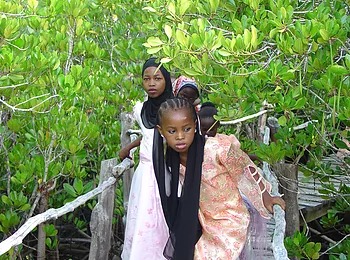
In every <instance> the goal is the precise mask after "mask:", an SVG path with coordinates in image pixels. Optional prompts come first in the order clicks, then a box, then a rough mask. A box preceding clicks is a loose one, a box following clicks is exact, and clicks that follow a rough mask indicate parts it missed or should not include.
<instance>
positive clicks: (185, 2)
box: [179, 0, 191, 15]
mask: <svg viewBox="0 0 350 260" xmlns="http://www.w3.org/2000/svg"><path fill="white" fill-rule="evenodd" d="M179 5H180V15H184V14H185V13H186V11H187V9H188V8H189V7H190V5H191V1H190V0H180V2H179Z"/></svg>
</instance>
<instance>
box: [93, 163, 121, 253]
mask: <svg viewBox="0 0 350 260" xmlns="http://www.w3.org/2000/svg"><path fill="white" fill-rule="evenodd" d="M116 165H117V160H116V159H115V158H114V159H109V160H105V161H102V163H101V172H100V184H101V183H102V182H103V181H105V180H107V179H108V178H109V177H113V174H112V170H113V167H114V166H116ZM115 187H116V184H115V183H114V184H113V185H111V186H110V187H109V188H108V189H106V190H104V191H103V192H102V193H101V194H100V195H99V196H98V203H97V204H96V206H95V208H94V209H93V211H92V213H91V220H90V229H91V245H90V254H89V259H90V260H97V259H106V260H107V259H108V255H109V251H110V248H111V238H112V219H113V210H114V197H115Z"/></svg>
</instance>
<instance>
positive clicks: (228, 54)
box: [218, 49, 232, 57]
mask: <svg viewBox="0 0 350 260" xmlns="http://www.w3.org/2000/svg"><path fill="white" fill-rule="evenodd" d="M218 53H219V54H220V55H221V56H223V57H228V56H231V55H232V53H230V52H228V51H226V50H224V49H220V50H218Z"/></svg>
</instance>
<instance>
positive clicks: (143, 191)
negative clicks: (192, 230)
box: [119, 58, 172, 260]
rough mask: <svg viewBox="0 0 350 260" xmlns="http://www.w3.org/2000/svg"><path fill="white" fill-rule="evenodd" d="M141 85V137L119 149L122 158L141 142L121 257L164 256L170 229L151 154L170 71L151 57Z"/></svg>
mask: <svg viewBox="0 0 350 260" xmlns="http://www.w3.org/2000/svg"><path fill="white" fill-rule="evenodd" d="M142 85H143V89H144V90H145V91H146V93H147V95H148V99H147V100H146V101H145V102H143V103H137V104H136V105H135V107H134V116H135V118H136V121H137V123H138V124H139V126H140V128H141V131H142V140H141V139H138V140H136V141H135V142H133V143H131V144H130V145H128V146H126V147H125V148H123V149H122V150H121V151H120V152H119V157H120V159H121V160H123V159H124V158H125V157H127V156H128V155H129V152H130V150H131V149H132V148H133V147H136V146H138V145H140V162H139V165H138V167H137V169H136V171H135V173H134V176H133V179H132V183H131V189H130V199H129V204H128V211H127V218H126V229H125V238H124V246H123V252H122V259H131V260H132V259H136V260H139V259H164V257H163V249H164V245H165V242H166V240H167V238H168V236H169V233H168V227H167V225H166V222H165V219H164V215H163V211H162V206H161V202H160V198H159V191H158V187H157V182H156V179H155V175H154V171H153V165H152V157H151V156H152V144H153V133H154V130H153V129H154V127H155V123H156V115H157V111H158V109H159V106H160V104H161V103H162V102H163V101H165V100H166V99H168V98H170V97H172V87H171V80H170V74H169V72H168V71H167V70H166V69H165V68H164V67H163V66H160V64H159V63H157V62H156V59H155V58H151V59H149V60H147V61H146V62H145V64H144V65H143V68H142Z"/></svg>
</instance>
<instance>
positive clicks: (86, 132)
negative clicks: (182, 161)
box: [0, 0, 350, 257]
mask: <svg viewBox="0 0 350 260" xmlns="http://www.w3.org/2000/svg"><path fill="white" fill-rule="evenodd" d="M348 8H349V2H348V1H341V0H334V1H316V2H315V1H294V0H293V1H286V0H276V1H270V0H239V1H220V0H210V1H198V0H194V1H189V0H177V1H175V0H170V1H163V0H154V1H139V0H137V1H134V0H133V1H131V0H123V1H120V0H117V1H109V0H92V1H87V0H71V1H61V0H50V1H48V0H45V1H37V0H29V1H24V2H23V1H22V2H21V1H15V0H10V1H2V2H0V10H1V17H0V96H1V103H0V106H1V125H0V137H1V139H0V144H1V148H0V160H1V161H2V162H3V165H4V167H2V168H1V169H0V176H2V178H1V179H0V191H1V194H2V196H1V200H0V207H1V210H0V231H1V233H0V239H2V238H4V237H5V236H8V235H10V234H11V233H12V232H13V230H15V229H16V228H18V227H19V225H20V223H21V221H22V220H23V221H24V220H25V219H26V218H27V217H28V214H29V213H30V212H31V210H32V208H31V207H32V206H33V203H34V201H35V198H36V195H38V192H39V191H40V192H42V193H45V192H47V193H48V197H49V205H48V207H61V206H62V205H63V204H64V203H66V202H68V201H71V200H73V199H74V198H76V197H78V196H79V195H81V194H84V193H86V192H88V191H89V190H91V189H92V188H93V187H95V186H96V185H97V184H98V176H97V175H98V173H99V168H100V163H101V161H102V160H103V159H106V158H112V157H115V156H116V153H117V151H118V150H119V148H120V137H119V136H120V124H119V122H118V116H119V114H120V112H121V111H130V110H131V108H132V106H133V105H134V103H135V101H136V100H141V99H142V98H143V91H142V89H141V87H139V86H140V85H141V77H140V71H141V65H142V63H143V61H144V60H145V59H146V58H148V57H149V56H158V57H160V58H161V61H162V63H164V65H165V66H166V67H169V68H171V70H172V71H173V72H174V73H175V74H176V75H178V74H185V75H187V76H191V77H192V76H193V77H195V78H196V81H197V82H198V83H199V86H200V87H201V90H202V99H203V101H206V100H210V101H212V102H214V103H215V104H217V105H218V109H219V114H218V119H221V120H232V119H237V118H240V117H243V116H246V115H249V114H253V113H255V112H258V111H259V109H260V108H261V106H262V103H263V101H267V102H268V103H269V104H272V105H273V107H274V108H273V112H272V114H273V115H274V116H275V117H276V118H278V121H279V123H280V128H279V130H278V133H277V134H276V137H277V139H278V141H277V143H275V144H271V145H270V146H260V145H255V146H256V148H255V149H249V148H251V144H252V143H251V142H249V141H244V140H247V138H246V136H244V135H241V136H240V140H243V144H242V147H245V148H247V149H246V150H248V151H252V150H255V151H256V153H257V154H258V155H259V156H261V157H262V158H264V159H265V160H266V161H269V162H271V163H273V162H275V161H278V160H280V159H281V158H282V157H283V156H287V157H289V158H291V160H292V161H293V163H296V164H297V163H298V162H299V160H300V158H301V156H302V155H303V154H304V153H305V152H309V153H310V158H311V159H310V161H309V162H308V164H307V167H305V172H306V171H307V172H306V175H309V176H310V177H318V178H321V179H322V181H323V182H324V184H325V187H324V189H323V192H324V195H325V196H332V195H334V194H336V193H342V194H349V190H348V189H345V188H342V189H340V190H336V189H335V188H334V185H332V184H331V183H329V182H328V179H329V176H332V175H344V174H345V173H344V168H341V167H338V168H336V169H334V168H332V167H331V166H330V165H327V164H324V163H322V162H321V161H320V159H321V158H322V157H324V156H325V155H327V154H328V153H330V151H335V150H336V149H338V148H345V144H346V141H349V139H350V133H349V131H348V130H347V129H346V127H349V126H350V122H349V118H350V88H349V86H350V78H349V74H350V54H349V51H348V50H349V41H348V39H349V32H350V18H349V15H348ZM307 121H312V122H313V123H312V124H310V125H309V126H308V127H307V128H304V129H302V130H295V129H294V127H295V126H297V125H299V124H302V123H305V122H307ZM230 131H233V130H230ZM347 163H349V162H347ZM347 165H349V164H347ZM116 195H117V196H116V201H115V205H116V208H115V211H114V212H115V214H116V215H121V214H123V211H124V209H123V203H122V196H123V194H122V189H121V188H120V186H119V187H118V189H117V190H116ZM342 198H343V199H339V200H338V201H337V204H336V205H337V206H336V210H337V212H338V213H337V214H336V215H334V216H338V220H340V219H341V217H340V214H339V213H342V212H344V211H347V210H348V209H347V207H346V205H348V199H346V200H345V199H344V198H348V196H342ZM95 203H96V202H95V201H90V202H88V203H87V205H86V206H87V207H88V208H89V209H92V207H93V206H94V205H95ZM33 210H34V212H35V209H33ZM332 217H333V215H332V216H330V218H332ZM62 219H63V220H64V221H65V222H67V223H73V224H74V225H75V226H76V227H78V228H80V229H82V230H85V229H86V226H87V223H86V222H85V221H83V220H81V219H80V218H78V217H77V216H74V213H71V214H68V215H67V216H64V217H62ZM338 220H337V221H335V222H338ZM324 221H325V222H324V223H328V224H332V222H329V220H326V219H324ZM335 222H334V223H333V224H336V223H335ZM49 234H50V232H48V233H47V236H48V237H47V238H48V239H47V241H46V244H47V246H48V247H49V248H50V249H54V248H55V247H56V246H57V243H58V241H57V240H55V239H56V236H55V235H53V236H50V235H49ZM300 236H301V235H300ZM297 239H299V240H301V239H302V238H301V237H298V238H297ZM293 243H294V242H293ZM300 244H301V243H299V245H300ZM307 244H308V243H307V241H306V242H305V243H304V244H303V247H302V248H303V250H306V251H305V252H307V253H304V256H306V255H308V256H309V257H311V256H312V255H313V254H316V253H318V251H319V250H315V249H316V245H312V244H309V246H306V245H307ZM338 249H339V250H344V248H343V247H339V248H337V250H338ZM339 252H340V251H339ZM341 252H343V251H341ZM16 254H17V252H15V251H13V250H12V251H10V252H9V255H11V256H15V255H16ZM342 254H344V255H345V256H346V255H347V254H348V253H346V252H343V253H342ZM340 255H341V254H340Z"/></svg>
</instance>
